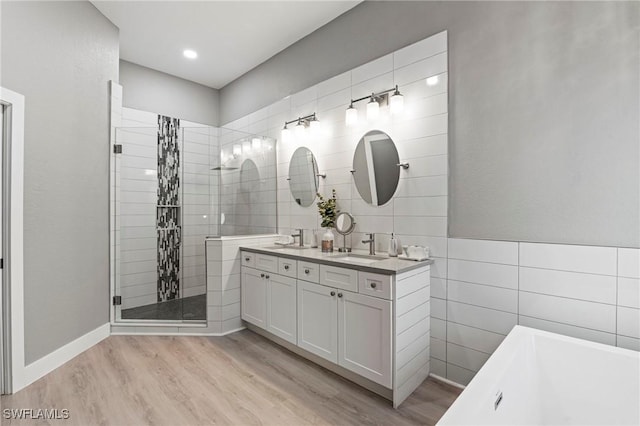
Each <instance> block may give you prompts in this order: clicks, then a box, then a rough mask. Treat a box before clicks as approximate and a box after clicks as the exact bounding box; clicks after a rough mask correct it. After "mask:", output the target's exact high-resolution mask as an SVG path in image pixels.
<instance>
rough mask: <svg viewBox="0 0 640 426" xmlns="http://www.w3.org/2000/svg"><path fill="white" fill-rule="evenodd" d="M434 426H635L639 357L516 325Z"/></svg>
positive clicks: (638, 421) (639, 409) (639, 412)
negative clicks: (436, 425)
mask: <svg viewBox="0 0 640 426" xmlns="http://www.w3.org/2000/svg"><path fill="white" fill-rule="evenodd" d="M438 425H442V426H445V425H640V353H638V352H635V351H630V350H627V349H621V348H616V347H613V346H607V345H603V344H600V343H593V342H588V341H586V340H581V339H574V338H571V337H566V336H561V335H559V334H554V333H548V332H545V331H540V330H536V329H533V328H527V327H522V326H516V327H515V328H514V329H513V330H512V331H511V333H509V335H508V336H507V337H506V338H505V339H504V341H503V342H502V344H501V345H500V346H499V347H498V349H497V350H496V351H495V352H494V353H493V355H491V357H490V358H489V360H488V361H487V362H486V364H485V365H484V366H483V367H482V368H481V369H480V371H479V372H478V373H477V374H476V376H475V377H474V378H473V380H471V383H469V385H468V386H467V387H466V389H465V390H464V391H463V392H462V394H460V396H459V397H458V399H457V400H456V401H455V402H454V403H453V405H452V406H451V407H450V408H449V410H448V411H447V412H446V413H445V415H444V416H443V417H442V418H441V419H440V421H439V422H438Z"/></svg>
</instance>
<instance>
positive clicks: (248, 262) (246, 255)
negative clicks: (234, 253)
mask: <svg viewBox="0 0 640 426" xmlns="http://www.w3.org/2000/svg"><path fill="white" fill-rule="evenodd" d="M240 258H241V260H242V262H241V265H242V266H248V267H250V268H255V267H256V254H255V253H251V252H248V251H243V252H240Z"/></svg>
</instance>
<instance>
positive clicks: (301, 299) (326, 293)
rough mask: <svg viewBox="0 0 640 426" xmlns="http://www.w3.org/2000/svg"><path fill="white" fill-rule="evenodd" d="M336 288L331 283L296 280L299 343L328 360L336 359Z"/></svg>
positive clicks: (303, 347) (333, 360) (300, 345)
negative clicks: (325, 284) (320, 283)
mask: <svg viewBox="0 0 640 426" xmlns="http://www.w3.org/2000/svg"><path fill="white" fill-rule="evenodd" d="M336 292H337V291H336V289H333V288H330V287H325V286H321V285H318V284H312V283H308V282H306V281H300V280H299V281H298V346H299V347H301V348H302V349H306V350H307V351H309V352H311V353H314V354H316V355H318V356H320V357H322V358H325V359H328V360H329V361H331V362H338V301H337V297H336ZM332 293H333V295H332Z"/></svg>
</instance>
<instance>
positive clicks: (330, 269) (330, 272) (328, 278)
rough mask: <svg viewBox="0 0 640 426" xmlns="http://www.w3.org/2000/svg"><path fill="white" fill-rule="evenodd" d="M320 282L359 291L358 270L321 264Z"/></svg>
mask: <svg viewBox="0 0 640 426" xmlns="http://www.w3.org/2000/svg"><path fill="white" fill-rule="evenodd" d="M320 284H322V285H326V286H329V287H335V288H341V289H343V290H350V291H354V292H357V291H358V271H356V270H355V269H347V268H338V267H336V266H327V265H320Z"/></svg>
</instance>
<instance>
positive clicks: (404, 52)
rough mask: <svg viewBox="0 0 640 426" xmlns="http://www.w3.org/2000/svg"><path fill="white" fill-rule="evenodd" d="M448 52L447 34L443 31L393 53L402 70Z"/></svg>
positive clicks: (397, 65) (396, 64)
mask: <svg viewBox="0 0 640 426" xmlns="http://www.w3.org/2000/svg"><path fill="white" fill-rule="evenodd" d="M446 51H447V32H446V31H442V32H439V33H438V34H434V35H432V36H431V37H428V38H426V39H424V40H421V41H418V42H416V43H413V44H410V45H409V46H407V47H403V48H402V49H399V50H397V51H395V52H394V53H393V57H394V64H395V66H396V68H401V67H404V66H406V65H409V64H412V63H414V62H417V61H419V60H422V59H425V58H429V57H431V56H433V55H436V54H438V53H441V52H446Z"/></svg>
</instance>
